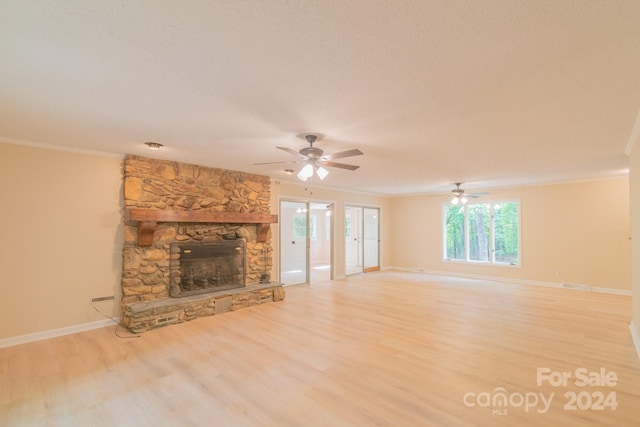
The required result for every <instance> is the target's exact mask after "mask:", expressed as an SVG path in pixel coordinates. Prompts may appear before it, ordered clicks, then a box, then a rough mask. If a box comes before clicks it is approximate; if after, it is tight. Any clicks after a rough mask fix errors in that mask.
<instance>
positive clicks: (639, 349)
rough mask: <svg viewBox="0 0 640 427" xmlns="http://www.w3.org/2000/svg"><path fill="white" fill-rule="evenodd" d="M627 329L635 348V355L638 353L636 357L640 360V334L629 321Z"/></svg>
mask: <svg viewBox="0 0 640 427" xmlns="http://www.w3.org/2000/svg"><path fill="white" fill-rule="evenodd" d="M629 329H630V330H631V339H632V340H633V345H634V346H635V347H636V353H638V357H639V358H640V334H638V329H637V328H636V325H635V323H633V321H631V324H630V325H629Z"/></svg>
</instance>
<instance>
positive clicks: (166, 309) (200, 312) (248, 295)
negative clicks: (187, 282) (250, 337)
mask: <svg viewBox="0 0 640 427" xmlns="http://www.w3.org/2000/svg"><path fill="white" fill-rule="evenodd" d="M283 299H284V289H283V287H282V283H277V282H272V283H263V284H254V285H247V286H245V287H242V288H236V289H229V290H225V291H218V292H211V293H207V294H200V295H190V296H187V297H180V298H161V299H157V300H153V301H139V302H135V303H130V304H127V305H126V306H125V310H124V313H123V316H122V325H123V326H124V327H126V328H127V329H129V330H130V331H132V332H135V333H140V332H145V331H149V330H151V329H153V328H157V327H160V326H166V325H169V324H173V323H182V322H186V321H188V320H192V319H195V318H198V317H203V316H212V315H214V314H220V313H223V312H227V311H234V310H239V309H241V308H246V307H250V306H254V305H259V304H265V303H268V302H274V301H281V300H283Z"/></svg>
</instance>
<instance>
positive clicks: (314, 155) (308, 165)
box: [254, 134, 364, 181]
mask: <svg viewBox="0 0 640 427" xmlns="http://www.w3.org/2000/svg"><path fill="white" fill-rule="evenodd" d="M304 138H305V139H306V140H307V142H308V143H309V146H308V147H305V148H303V149H301V150H300V151H295V150H292V149H291V148H287V147H276V148H277V149H279V150H282V151H286V152H287V153H289V154H293V155H294V156H298V157H299V159H298V160H296V161H293V160H289V161H284V162H266V163H254V165H273V164H277V163H303V164H304V166H303V167H302V169H300V171H299V172H298V175H297V176H298V178H300V179H301V180H302V181H306V180H307V179H308V178H311V177H312V176H313V174H314V173H315V174H316V175H317V176H318V177H319V178H320V179H324V178H325V177H326V176H327V175H329V171H328V170H327V169H325V166H328V167H332V168H340V169H347V170H351V171H354V170H356V169H358V168H359V167H360V166H356V165H349V164H346V163H337V162H334V161H333V160H335V159H342V158H345V157H353V156H360V155H362V154H364V153H363V152H362V151H360V150H358V149H357V148H355V149H353V150H347V151H341V152H339V153H333V154H324V151H322V150H321V149H320V148H318V147H314V146H313V144H314V143H315V142H316V141H317V140H318V135H314V134H309V135H305V136H304Z"/></svg>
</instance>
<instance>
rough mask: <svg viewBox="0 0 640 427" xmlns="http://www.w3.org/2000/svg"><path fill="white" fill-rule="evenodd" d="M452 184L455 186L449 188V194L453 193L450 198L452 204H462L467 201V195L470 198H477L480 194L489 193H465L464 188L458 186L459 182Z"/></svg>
mask: <svg viewBox="0 0 640 427" xmlns="http://www.w3.org/2000/svg"><path fill="white" fill-rule="evenodd" d="M454 185H455V186H456V188H454V189H453V190H451V194H453V198H452V199H451V204H452V205H457V204H462V205H464V204H465V203H467V202H468V201H469V199H468V198H469V197H470V198H472V199H477V198H478V197H480V195H484V194H489V193H475V194H467V195H465V194H464V190H463V189H462V188H460V186H461V185H462V183H461V182H455V183H454Z"/></svg>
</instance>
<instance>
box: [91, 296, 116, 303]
mask: <svg viewBox="0 0 640 427" xmlns="http://www.w3.org/2000/svg"><path fill="white" fill-rule="evenodd" d="M114 299H116V298H115V297H114V296H113V295H110V296H108V297H97V298H91V302H100V301H111V300H114Z"/></svg>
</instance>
